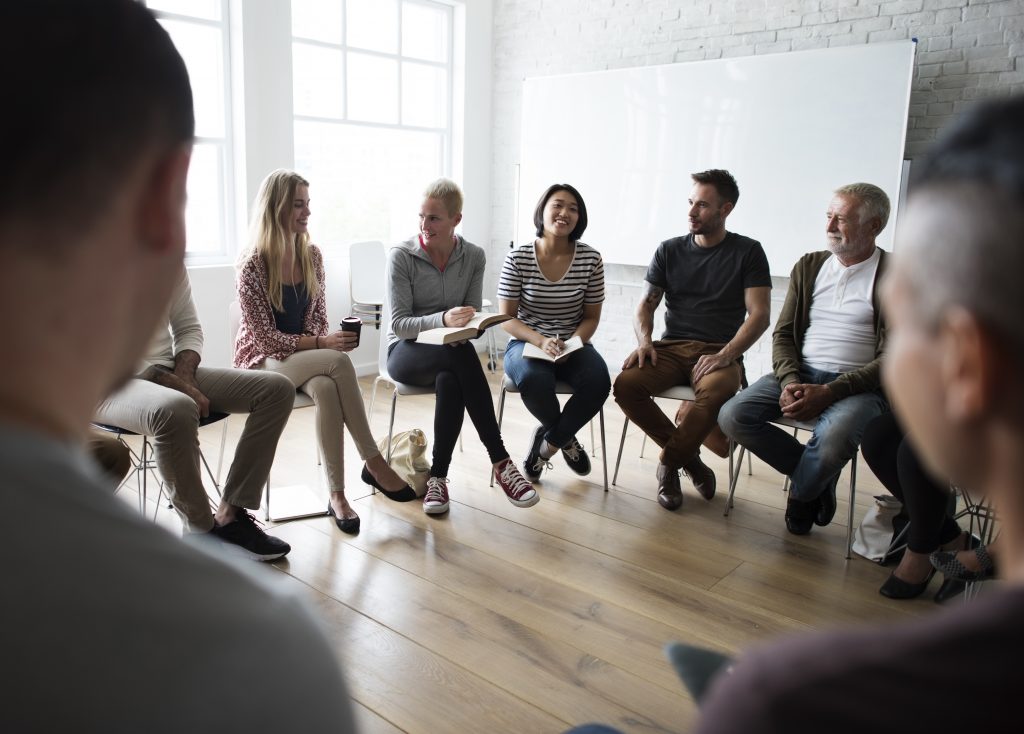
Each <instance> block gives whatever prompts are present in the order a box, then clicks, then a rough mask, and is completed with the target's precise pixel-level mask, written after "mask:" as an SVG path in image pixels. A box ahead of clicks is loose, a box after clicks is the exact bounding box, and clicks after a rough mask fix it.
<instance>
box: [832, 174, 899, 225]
mask: <svg viewBox="0 0 1024 734" xmlns="http://www.w3.org/2000/svg"><path fill="white" fill-rule="evenodd" d="M835 194H836V196H852V197H853V198H855V199H857V200H858V201H859V202H860V203H861V205H862V206H861V221H863V220H865V219H875V218H877V219H878V222H879V226H878V231H879V232H881V231H882V230H883V229H885V225H886V224H887V223H888V222H889V209H890V204H889V197H888V196H886V194H885V192H884V191H882V190H881V189H880V188H878V187H877V186H875V185H874V184H869V183H852V184H846V186H840V187H839V188H838V189H836V190H835ZM876 234H877V233H876Z"/></svg>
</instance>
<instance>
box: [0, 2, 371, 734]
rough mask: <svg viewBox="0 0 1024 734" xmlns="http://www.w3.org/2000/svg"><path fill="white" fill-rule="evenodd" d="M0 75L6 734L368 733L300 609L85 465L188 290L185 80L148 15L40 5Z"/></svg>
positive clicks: (131, 9) (110, 6) (7, 30)
mask: <svg viewBox="0 0 1024 734" xmlns="http://www.w3.org/2000/svg"><path fill="white" fill-rule="evenodd" d="M0 63H2V66H3V68H6V69H10V70H14V71H12V72H11V73H10V74H8V80H7V90H6V91H7V94H8V95H9V99H11V100H16V103H17V106H18V108H19V110H21V111H20V112H19V113H17V114H14V113H13V112H12V113H9V114H5V115H3V116H2V117H0V138H2V139H3V140H4V141H5V142H7V147H6V148H5V151H4V158H3V160H4V172H3V178H2V179H0V189H2V191H0V259H2V265H3V266H2V267H0V310H2V313H3V314H4V317H3V319H2V321H0V376H2V379H0V535H2V537H4V539H5V540H7V541H8V542H9V544H10V547H11V549H12V551H13V555H12V553H11V552H10V551H9V552H8V553H7V554H6V556H5V562H6V571H5V574H4V603H3V605H2V611H0V650H2V651H3V654H2V656H0V679H2V680H3V681H4V685H3V687H2V689H0V731H5V732H14V731H47V732H53V731H104V732H128V731H130V732H138V731H147V732H182V731H189V732H207V731H210V732H212V731H218V732H221V731H245V732H256V731H261V732H262V731H274V732H280V731H290V730H293V729H296V728H298V729H301V730H302V731H351V730H352V728H353V724H352V714H351V710H350V709H351V706H350V702H349V699H348V696H347V694H346V691H345V686H344V683H343V681H342V678H341V675H340V672H339V670H338V666H337V663H336V662H335V659H334V656H333V655H332V653H331V652H330V650H329V649H328V643H327V640H326V638H325V636H324V635H323V634H322V632H321V631H320V630H319V629H318V628H317V626H316V624H315V623H314V621H313V619H312V617H311V615H310V613H309V612H308V611H307V610H306V608H305V606H304V605H303V604H301V603H299V602H298V601H297V600H296V599H295V598H293V597H292V596H291V595H289V594H287V593H284V592H283V591H282V590H280V589H278V588H273V587H271V586H269V585H268V582H267V581H265V580H263V579H262V578H258V577H256V576H255V575H254V574H255V569H251V570H248V572H247V571H246V570H245V569H241V568H239V569H236V568H233V567H232V566H230V565H228V564H227V563H225V562H224V561H220V560H217V559H214V558H213V557H212V556H209V555H207V554H206V553H204V552H203V551H202V550H199V549H196V548H194V547H191V546H190V545H188V544H185V543H183V542H182V541H181V540H180V539H178V538H175V537H174V536H172V535H170V534H169V533H167V532H165V531H163V530H161V529H160V528H158V527H156V526H155V525H153V524H152V523H150V522H146V521H145V520H144V519H143V518H142V517H140V516H139V515H138V513H136V512H135V511H134V510H133V509H131V508H130V507H128V506H127V504H126V503H124V502H122V501H120V500H118V499H115V498H114V497H112V496H111V492H110V488H109V487H110V484H109V480H108V479H106V478H105V476H104V475H102V474H101V472H100V469H99V468H98V467H97V466H96V464H95V462H93V461H92V459H91V458H90V457H89V455H88V454H87V453H86V450H85V448H84V442H85V440H86V437H87V436H88V426H89V419H90V416H91V415H92V412H93V410H94V409H95V407H96V405H97V403H99V401H100V400H101V399H102V398H103V397H105V396H106V395H108V394H109V393H110V392H111V391H112V390H113V389H115V388H117V387H118V386H119V385H120V384H123V381H124V380H125V379H127V378H128V377H130V376H131V374H132V371H133V367H134V365H135V363H136V361H137V360H138V359H139V358H140V357H141V356H142V353H143V350H144V349H145V347H146V346H147V344H148V342H149V339H150V337H151V336H152V334H153V332H154V330H155V328H156V325H157V323H158V321H159V319H160V318H161V316H163V315H164V314H165V313H166V308H167V305H168V302H169V298H170V295H171V290H172V288H173V287H174V285H175V282H176V276H177V275H178V274H180V272H181V268H182V260H183V255H184V250H185V218H184V208H185V182H186V177H187V173H188V167H189V159H190V156H191V151H192V140H193V135H194V116H193V107H192V93H191V88H190V85H189V79H188V74H187V72H186V69H185V64H184V62H183V61H182V59H181V57H180V56H179V55H178V53H177V51H176V50H175V48H174V46H173V44H172V42H171V39H170V37H169V36H168V35H167V33H166V32H165V31H164V30H163V29H162V28H161V26H160V25H159V24H158V23H157V21H156V20H155V18H154V17H153V15H152V14H151V13H150V12H149V11H148V10H147V9H146V8H145V7H144V6H143V5H141V4H140V3H136V2H132V1H131V0H90V2H87V3H86V2H81V1H80V0H38V1H36V2H31V3H4V4H2V5H0ZM236 563H237V562H236ZM299 722H301V723H299Z"/></svg>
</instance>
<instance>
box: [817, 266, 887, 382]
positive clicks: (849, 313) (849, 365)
mask: <svg viewBox="0 0 1024 734" xmlns="http://www.w3.org/2000/svg"><path fill="white" fill-rule="evenodd" d="M881 257H882V251H881V250H879V249H878V248H877V247H876V248H875V252H874V253H873V254H872V255H871V257H869V258H868V259H867V260H865V261H864V262H861V263H857V264H856V265H851V266H849V267H846V266H844V265H843V264H842V263H841V262H839V258H837V257H836V256H835V255H832V256H831V257H830V258H829V259H828V260H826V261H825V263H824V264H823V265H822V266H821V270H819V271H818V277H817V278H816V279H815V281H814V292H813V293H812V295H811V314H810V318H811V323H810V325H809V326H808V327H807V331H806V332H805V334H804V341H803V349H802V352H803V354H802V357H803V362H804V364H806V365H807V366H809V367H813V368H814V369H818V370H824V371H826V372H852V371H853V370H856V369H860V368H861V367H863V366H864V365H866V364H867V363H868V362H871V361H872V360H874V358H875V347H876V339H875V307H874V304H873V303H872V300H871V298H872V296H873V295H874V290H875V274H876V273H877V272H878V261H879V260H880V259H881Z"/></svg>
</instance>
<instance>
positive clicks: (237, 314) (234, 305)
mask: <svg viewBox="0 0 1024 734" xmlns="http://www.w3.org/2000/svg"><path fill="white" fill-rule="evenodd" d="M241 323H242V305H241V304H240V303H239V302H238V299H237V298H236V299H235V300H233V301H232V302H231V303H229V304H228V329H229V331H230V333H231V352H232V354H234V351H235V339H237V338H238V327H239V326H240V325H241Z"/></svg>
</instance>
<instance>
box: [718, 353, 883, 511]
mask: <svg viewBox="0 0 1024 734" xmlns="http://www.w3.org/2000/svg"><path fill="white" fill-rule="evenodd" d="M838 376H839V375H838V374H836V373H834V372H824V371H822V370H816V369H814V368H813V367H804V368H802V369H801V370H800V381H801V382H806V383H813V384H816V385H826V384H828V383H830V382H832V381H833V380H835V379H836V378H837V377H838ZM781 395H782V389H781V388H780V387H779V381H778V380H777V379H775V375H765V376H764V377H762V378H761V379H760V380H758V381H757V382H755V383H754V384H753V385H751V386H750V387H748V388H747V389H746V390H743V391H741V392H739V393H737V394H736V396H735V397H734V398H732V399H731V400H730V401H729V402H727V403H726V404H725V405H723V406H722V410H721V411H720V412H719V413H718V425H720V426H721V427H722V430H723V431H725V434H726V435H727V436H729V437H730V438H732V439H733V440H734V441H736V442H737V443H738V444H740V445H741V446H744V447H746V448H747V449H748V450H749V451H752V452H753V453H754V454H756V455H757V456H758V458H760V459H762V460H763V461H765V462H766V463H768V464H770V465H771V466H772V467H773V468H774V469H775V470H776V471H779V472H781V473H783V474H787V475H789V477H790V480H791V482H792V484H791V489H790V497H791V498H792V499H795V500H800V501H801V502H811V501H813V500H815V499H817V498H818V497H819V496H820V495H821V493H822V492H825V491H828V492H832V493H833V494H834V493H835V488H836V482H837V481H838V480H839V473H840V472H841V471H842V470H843V467H844V466H846V462H848V461H849V460H850V459H851V458H853V455H854V454H856V453H857V447H858V446H860V439H861V436H862V435H863V434H864V428H865V426H867V424H868V423H870V422H871V420H872V419H873V418H875V417H876V416H879V415H881V414H882V413H885V412H886V411H887V410H888V409H889V404H888V403H887V402H886V400H885V398H884V397H883V396H882V393H881V392H880V391H874V392H869V393H859V394H857V395H850V396H849V397H846V398H843V399H842V400H839V401H837V402H835V403H832V405H830V406H828V407H827V408H825V410H823V411H822V412H821V415H819V416H818V420H817V423H816V424H815V426H814V432H813V434H811V439H810V440H809V441H808V442H807V445H806V446H805V445H803V444H801V443H800V442H799V441H798V440H797V439H796V438H795V437H794V436H793V435H792V434H791V433H790V432H789V431H788V430H785V429H783V428H780V427H779V426H776V425H772V424H771V423H770V422H769V421H773V420H775V419H776V418H779V417H781V416H782V408H781V407H780V406H779V397H780V396H781Z"/></svg>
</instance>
